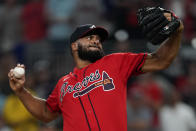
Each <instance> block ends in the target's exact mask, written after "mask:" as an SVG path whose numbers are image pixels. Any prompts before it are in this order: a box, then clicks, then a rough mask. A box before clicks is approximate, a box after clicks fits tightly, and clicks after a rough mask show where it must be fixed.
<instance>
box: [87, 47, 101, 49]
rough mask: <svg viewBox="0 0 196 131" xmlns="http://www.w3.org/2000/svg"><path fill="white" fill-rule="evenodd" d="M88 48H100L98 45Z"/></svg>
mask: <svg viewBox="0 0 196 131" xmlns="http://www.w3.org/2000/svg"><path fill="white" fill-rule="evenodd" d="M89 48H96V49H100V47H98V46H89Z"/></svg>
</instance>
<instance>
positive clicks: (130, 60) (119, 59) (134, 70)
mask: <svg viewBox="0 0 196 131" xmlns="http://www.w3.org/2000/svg"><path fill="white" fill-rule="evenodd" d="M146 56H147V54H146V53H117V54H114V57H113V58H112V60H111V61H112V64H113V66H115V68H116V71H117V74H118V75H119V76H120V78H122V79H126V80H127V79H128V78H129V77H130V76H132V75H139V74H142V73H143V72H142V71H141V68H142V66H143V64H144V62H145V59H146Z"/></svg>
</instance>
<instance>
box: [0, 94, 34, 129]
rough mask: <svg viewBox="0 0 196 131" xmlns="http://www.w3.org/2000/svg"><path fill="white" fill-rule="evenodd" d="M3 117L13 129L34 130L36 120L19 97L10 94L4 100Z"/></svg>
mask: <svg viewBox="0 0 196 131" xmlns="http://www.w3.org/2000/svg"><path fill="white" fill-rule="evenodd" d="M3 118H4V120H5V122H6V123H7V124H8V125H9V126H10V127H11V128H12V129H13V130H14V131H36V130H37V129H38V123H37V120H35V119H34V118H33V117H32V116H31V114H30V113H29V112H28V111H27V110H26V108H25V107H24V106H23V104H22V103H21V101H20V100H19V98H18V97H17V96H16V95H14V94H12V95H9V96H8V97H7V99H6V101H5V106H4V108H3Z"/></svg>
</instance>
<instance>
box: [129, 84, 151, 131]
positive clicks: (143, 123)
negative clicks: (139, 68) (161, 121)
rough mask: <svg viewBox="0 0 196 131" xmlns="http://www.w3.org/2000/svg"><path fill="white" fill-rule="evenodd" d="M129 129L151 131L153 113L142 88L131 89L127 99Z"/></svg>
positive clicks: (132, 130) (130, 130) (131, 130)
mask: <svg viewBox="0 0 196 131" xmlns="http://www.w3.org/2000/svg"><path fill="white" fill-rule="evenodd" d="M127 102H128V103H127V126H128V131H150V128H151V121H152V113H151V110H150V108H149V107H148V106H147V105H146V103H145V95H144V93H143V92H142V91H141V90H140V89H138V88H137V89H134V88H132V89H130V90H129V91H128V100H127Z"/></svg>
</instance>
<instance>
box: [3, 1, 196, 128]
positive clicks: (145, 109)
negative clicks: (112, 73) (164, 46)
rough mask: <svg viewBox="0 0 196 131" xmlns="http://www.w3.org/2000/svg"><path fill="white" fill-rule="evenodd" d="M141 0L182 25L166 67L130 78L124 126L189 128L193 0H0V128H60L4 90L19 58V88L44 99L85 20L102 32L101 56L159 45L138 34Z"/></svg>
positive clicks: (194, 51) (195, 95)
mask: <svg viewBox="0 0 196 131" xmlns="http://www.w3.org/2000/svg"><path fill="white" fill-rule="evenodd" d="M146 6H161V7H163V8H166V9H170V10H172V11H174V12H175V13H176V15H177V16H179V17H180V18H181V19H182V21H183V22H184V26H185V30H184V34H183V40H182V46H181V48H180V52H179V55H178V56H177V58H176V59H175V61H174V62H173V63H172V65H171V66H170V67H169V68H168V69H166V70H164V71H161V72H155V73H151V74H146V75H142V76H140V77H136V78H132V79H131V80H129V83H128V85H127V86H128V92H127V99H128V102H127V111H128V114H127V116H128V117H127V119H128V131H160V130H162V131H174V130H176V129H178V130H176V131H193V130H196V120H195V111H196V0H156V1H153V0H0V131H12V130H13V131H57V130H62V118H59V119H58V120H56V121H53V122H51V123H49V124H44V123H41V122H40V121H37V120H35V119H34V118H33V117H32V116H31V115H30V114H29V113H28V112H27V111H26V110H25V109H24V107H23V106H22V104H21V103H20V101H19V100H18V99H17V97H16V96H15V95H14V93H13V92H12V91H11V90H10V88H9V84H8V77H7V73H8V72H9V70H10V69H11V68H13V67H14V66H15V65H16V64H17V63H22V64H25V65H26V77H27V78H26V87H28V88H29V89H30V90H31V91H32V92H33V93H34V94H35V95H37V96H39V97H42V98H47V97H48V95H49V94H50V92H51V91H52V89H53V87H54V86H55V84H56V83H57V81H58V79H59V78H60V77H61V76H63V75H65V74H66V73H69V72H70V71H72V69H73V68H74V63H73V59H72V56H71V54H70V48H69V36H70V34H71V32H72V31H73V29H74V28H75V27H76V26H77V25H80V24H87V23H92V24H95V25H99V26H104V27H105V28H107V29H108V30H109V32H110V38H109V40H108V41H106V42H105V43H104V45H103V46H104V49H105V53H106V54H109V53H114V52H153V51H154V50H156V49H157V48H158V47H157V46H153V45H152V44H150V43H148V42H147V41H146V40H145V39H143V36H142V34H141V31H140V29H139V28H138V25H137V16H136V12H137V10H138V9H139V8H141V7H146ZM180 111H182V112H180ZM172 129H173V130H172Z"/></svg>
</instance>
